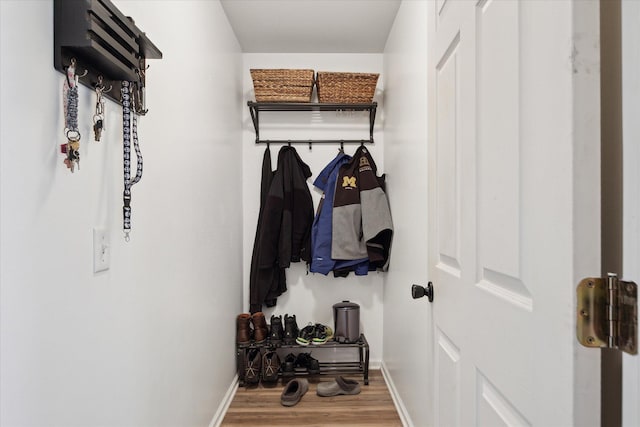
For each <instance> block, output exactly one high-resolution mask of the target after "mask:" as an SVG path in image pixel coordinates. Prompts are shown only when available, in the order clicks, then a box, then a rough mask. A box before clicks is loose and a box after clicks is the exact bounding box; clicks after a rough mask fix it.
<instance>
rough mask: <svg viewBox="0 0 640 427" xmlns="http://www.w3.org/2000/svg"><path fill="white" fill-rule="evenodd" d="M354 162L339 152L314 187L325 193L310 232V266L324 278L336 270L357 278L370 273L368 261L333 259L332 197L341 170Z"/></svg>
mask: <svg viewBox="0 0 640 427" xmlns="http://www.w3.org/2000/svg"><path fill="white" fill-rule="evenodd" d="M350 161H351V156H348V155H347V154H345V153H343V152H340V153H339V154H338V155H337V156H336V157H335V158H334V159H333V160H332V161H331V162H330V163H329V164H328V165H327V166H326V167H325V168H324V169H323V170H322V172H320V174H319V175H318V177H317V178H316V180H315V181H314V182H313V185H314V186H315V187H317V188H318V189H320V190H322V191H323V192H324V194H323V195H322V200H320V204H319V205H318V211H317V213H316V217H315V219H314V221H313V226H312V228H311V266H310V267H309V271H311V272H312V273H322V274H324V275H327V274H329V272H331V271H334V270H345V269H347V270H352V271H354V272H355V274H356V275H366V274H367V272H368V271H369V259H368V258H362V259H356V260H335V259H332V258H331V239H332V229H333V225H332V222H333V221H332V215H333V197H334V194H335V189H336V180H337V177H338V171H339V170H340V166H342V165H344V164H347V163H349V162H350Z"/></svg>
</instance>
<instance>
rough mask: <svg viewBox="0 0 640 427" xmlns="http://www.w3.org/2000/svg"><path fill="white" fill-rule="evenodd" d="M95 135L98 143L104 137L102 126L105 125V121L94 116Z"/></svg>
mask: <svg viewBox="0 0 640 427" xmlns="http://www.w3.org/2000/svg"><path fill="white" fill-rule="evenodd" d="M93 121H94V123H93V134H94V136H95V140H96V142H99V141H100V138H101V137H102V125H103V121H102V118H101V117H98V116H97V115H96V116H93Z"/></svg>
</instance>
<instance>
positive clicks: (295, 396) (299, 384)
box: [280, 378, 309, 406]
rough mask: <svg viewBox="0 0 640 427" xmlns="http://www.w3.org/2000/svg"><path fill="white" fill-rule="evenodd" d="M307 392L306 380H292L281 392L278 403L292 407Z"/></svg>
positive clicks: (307, 383)
mask: <svg viewBox="0 0 640 427" xmlns="http://www.w3.org/2000/svg"><path fill="white" fill-rule="evenodd" d="M307 390H309V381H307V379H306V378H294V379H292V380H291V381H289V382H288V383H287V385H286V386H285V387H284V390H282V395H281V396H280V403H282V405H284V406H294V405H296V404H297V403H298V402H300V399H302V396H303V395H304V394H305V393H306V392H307Z"/></svg>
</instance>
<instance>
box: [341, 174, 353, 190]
mask: <svg viewBox="0 0 640 427" xmlns="http://www.w3.org/2000/svg"><path fill="white" fill-rule="evenodd" d="M342 188H345V189H347V190H354V189H355V188H356V177H355V176H344V177H342Z"/></svg>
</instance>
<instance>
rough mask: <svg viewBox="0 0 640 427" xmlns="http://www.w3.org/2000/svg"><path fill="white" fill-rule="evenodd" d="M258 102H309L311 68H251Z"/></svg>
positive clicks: (311, 85) (311, 81)
mask: <svg viewBox="0 0 640 427" xmlns="http://www.w3.org/2000/svg"><path fill="white" fill-rule="evenodd" d="M250 71H251V78H252V79H253V89H254V91H255V93H256V101H258V102H310V101H311V93H312V91H313V70H288V69H252V70H250Z"/></svg>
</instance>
